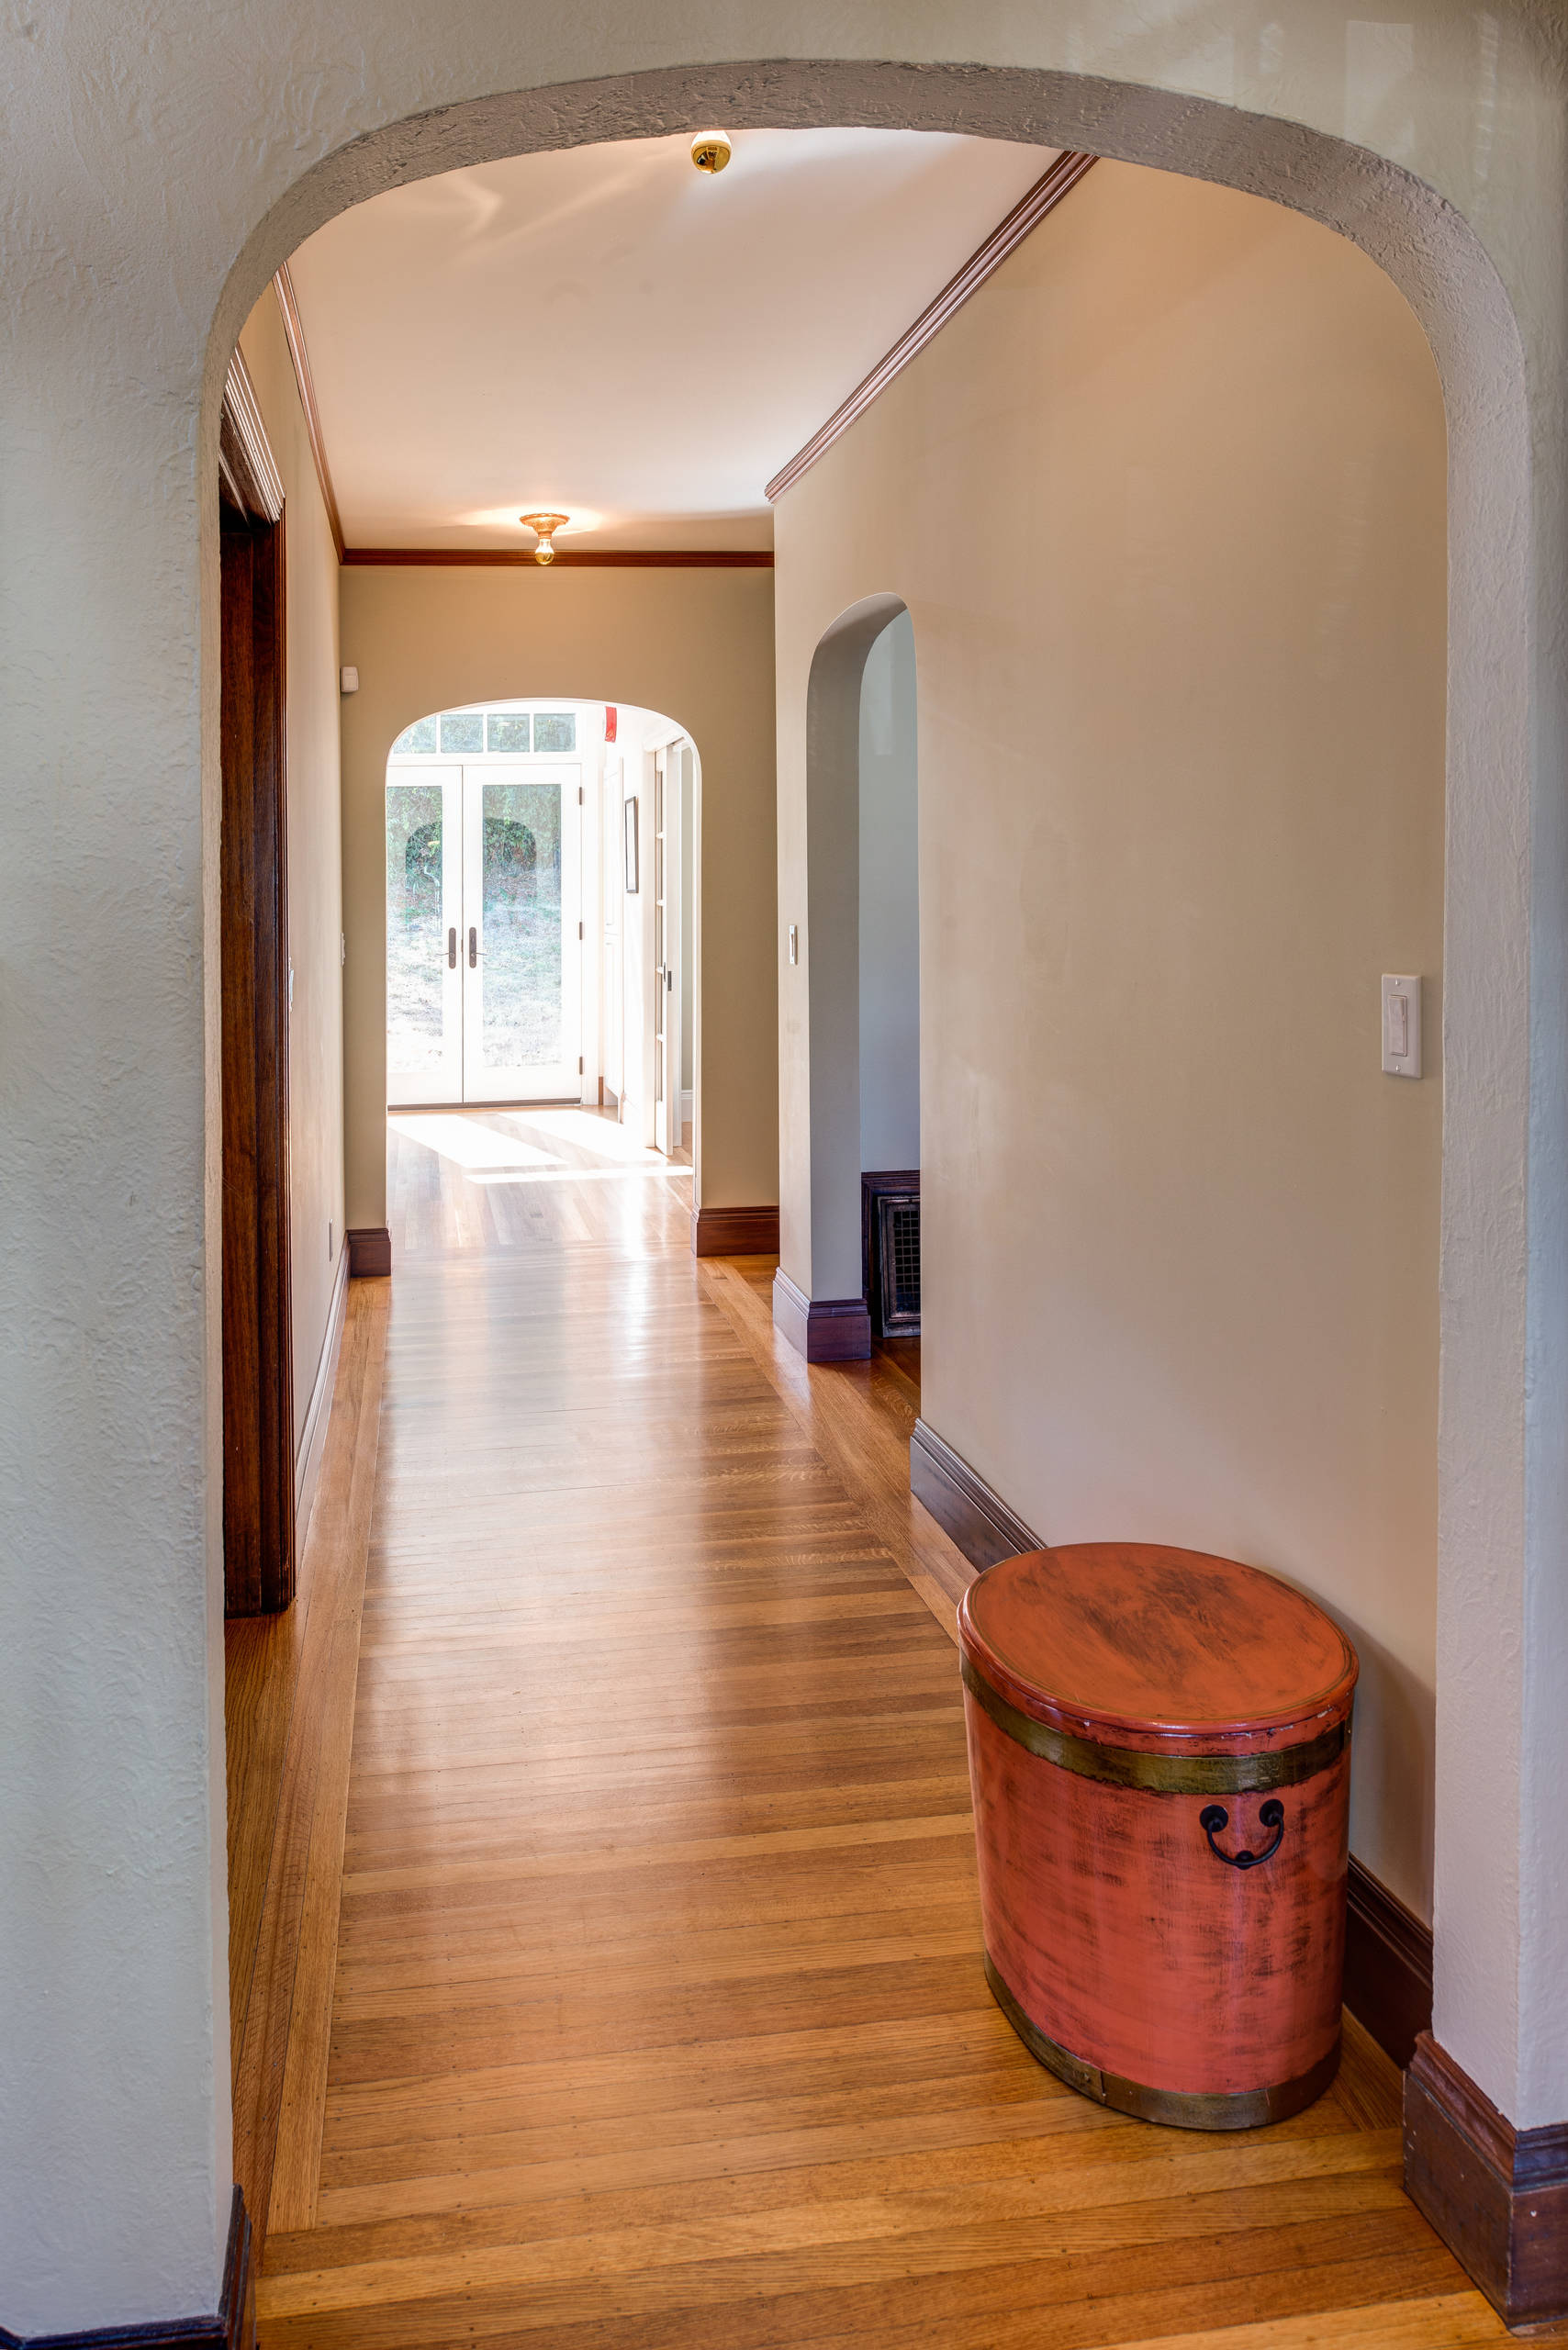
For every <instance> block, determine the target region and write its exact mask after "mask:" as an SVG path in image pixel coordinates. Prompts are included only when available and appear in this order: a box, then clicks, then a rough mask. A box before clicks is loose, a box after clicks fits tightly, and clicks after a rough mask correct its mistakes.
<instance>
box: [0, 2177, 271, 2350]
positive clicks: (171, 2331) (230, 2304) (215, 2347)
mask: <svg viewBox="0 0 1568 2350" xmlns="http://www.w3.org/2000/svg"><path fill="white" fill-rule="evenodd" d="M255 2342H256V2280H255V2277H254V2276H253V2275H252V2265H251V2222H250V2220H249V2218H248V2217H247V2215H246V2211H245V2199H244V2197H243V2196H242V2195H241V2192H240V2189H239V2188H235V2189H234V2200H233V2202H232V2204H231V2205H230V2215H229V2249H228V2252H227V2253H226V2255H224V2262H223V2299H222V2300H221V2302H220V2304H219V2306H218V2311H217V2313H216V2314H215V2315H214V2316H212V2317H185V2318H177V2319H175V2320H174V2322H173V2323H171V2324H169V2325H97V2326H92V2327H89V2329H88V2330H87V2332H86V2333H26V2334H24V2333H7V2332H6V2328H5V2327H4V2326H3V2325H0V2350H255Z"/></svg>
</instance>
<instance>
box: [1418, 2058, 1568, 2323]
mask: <svg viewBox="0 0 1568 2350" xmlns="http://www.w3.org/2000/svg"><path fill="white" fill-rule="evenodd" d="M1405 2192H1406V2195H1408V2196H1409V2198H1410V2199H1411V2201H1412V2202H1413V2203H1414V2204H1415V2205H1416V2207H1417V2210H1420V2211H1422V2212H1423V2213H1424V2214H1425V2215H1426V2217H1427V2218H1428V2220H1429V2221H1431V2223H1432V2225H1433V2227H1434V2228H1436V2230H1437V2232H1438V2233H1439V2235H1440V2236H1441V2238H1442V2240H1443V2242H1444V2243H1445V2244H1447V2245H1448V2247H1449V2250H1450V2252H1451V2253H1452V2254H1453V2255H1454V2257H1455V2258H1456V2259H1457V2260H1458V2261H1460V2262H1461V2263H1462V2266H1464V2267H1465V2268H1466V2269H1468V2270H1469V2272H1470V2274H1471V2276H1472V2277H1473V2278H1474V2280H1475V2282H1476V2284H1477V2285H1479V2286H1480V2288H1481V2290H1482V2291H1483V2292H1484V2294H1485V2296H1486V2298H1487V2300H1489V2301H1490V2302H1491V2303H1492V2306H1493V2308H1494V2309H1495V2311H1497V2313H1498V2315H1499V2316H1500V2317H1501V2318H1502V2319H1503V2321H1504V2322H1505V2323H1506V2324H1507V2325H1543V2324H1545V2323H1547V2322H1549V2321H1551V2319H1554V2318H1562V2317H1568V2122H1555V2123H1553V2124H1552V2125H1551V2127H1550V2128H1547V2129H1544V2130H1516V2129H1515V2127H1514V2125H1513V2123H1512V2122H1511V2121H1507V2120H1506V2118H1505V2117H1504V2115H1502V2114H1501V2113H1499V2112H1498V2110H1497V2109H1496V2107H1495V2105H1494V2104H1493V2103H1492V2101H1491V2099H1490V2098H1487V2097H1484V2095H1483V2094H1482V2092H1481V2090H1480V2089H1478V2088H1477V2087H1476V2086H1475V2083H1474V2082H1473V2080H1472V2079H1471V2077H1470V2076H1469V2074H1468V2073H1466V2072H1464V2071H1463V2070H1462V2067H1461V2066H1460V2065H1456V2064H1455V2062H1454V2060H1453V2058H1452V2057H1451V2056H1450V2054H1449V2053H1448V2051H1447V2050H1446V2049H1445V2048H1439V2045H1438V2043H1437V2042H1436V2041H1435V2040H1434V2039H1433V2038H1432V2035H1431V2033H1430V2032H1428V2031H1424V2032H1422V2034H1421V2035H1420V2038H1419V2039H1418V2040H1417V2043H1416V2054H1415V2057H1414V2059H1413V2061H1412V2063H1411V2065H1410V2069H1409V2071H1408V2072H1407V2073H1406V2076H1405Z"/></svg>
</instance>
